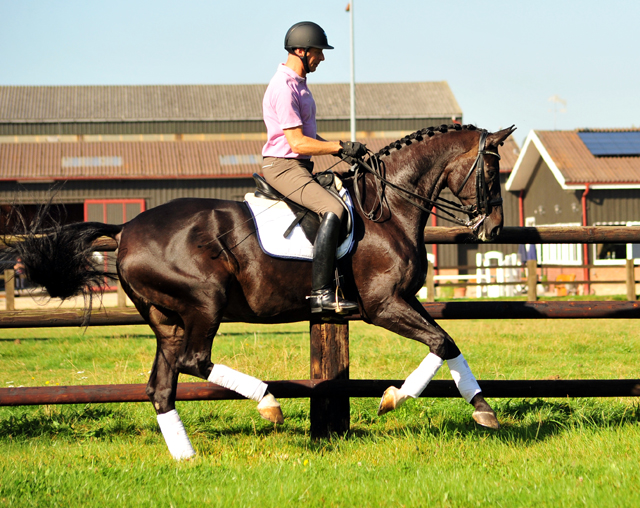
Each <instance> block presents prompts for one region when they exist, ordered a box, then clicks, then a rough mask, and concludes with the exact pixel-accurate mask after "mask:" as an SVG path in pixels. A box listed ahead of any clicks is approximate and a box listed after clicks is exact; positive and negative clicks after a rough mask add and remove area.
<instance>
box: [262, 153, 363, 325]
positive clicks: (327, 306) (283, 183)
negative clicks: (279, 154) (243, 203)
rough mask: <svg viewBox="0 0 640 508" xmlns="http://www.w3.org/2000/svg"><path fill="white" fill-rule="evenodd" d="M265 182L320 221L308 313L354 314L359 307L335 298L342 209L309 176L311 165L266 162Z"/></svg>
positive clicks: (292, 160) (272, 159) (296, 161)
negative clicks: (320, 219) (334, 285)
mask: <svg viewBox="0 0 640 508" xmlns="http://www.w3.org/2000/svg"><path fill="white" fill-rule="evenodd" d="M265 163H267V164H266V165H265V166H263V172H264V178H265V180H266V181H267V183H268V184H269V185H271V186H273V187H274V188H275V189H277V190H278V191H279V192H280V193H281V194H283V195H285V196H287V197H288V198H289V199H291V200H292V201H294V202H296V203H298V204H299V205H301V206H304V207H305V208H308V209H309V210H312V211H314V212H316V213H317V214H318V215H320V216H321V217H322V222H321V223H320V227H319V229H318V234H317V236H316V241H315V243H314V247H313V269H312V271H313V277H312V286H311V289H312V291H311V299H310V301H311V312H313V313H319V312H323V311H325V312H326V311H329V312H336V311H337V312H343V313H348V312H353V311H357V310H358V304H357V303H355V302H351V301H349V300H343V299H342V298H337V297H336V294H335V291H334V287H333V281H334V273H335V253H336V246H337V243H338V236H339V234H340V220H341V217H342V215H343V213H344V211H345V210H344V207H343V206H342V205H341V204H340V203H339V202H338V200H337V199H336V198H335V197H334V196H333V195H332V194H331V193H329V192H328V191H326V190H325V189H324V188H322V186H321V185H319V184H318V183H317V182H316V181H315V180H314V179H313V178H312V176H311V168H312V167H313V164H312V163H311V162H310V161H301V160H297V159H275V158H269V159H265Z"/></svg>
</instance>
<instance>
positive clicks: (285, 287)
mask: <svg viewBox="0 0 640 508" xmlns="http://www.w3.org/2000/svg"><path fill="white" fill-rule="evenodd" d="M514 130H515V129H514V128H513V127H510V128H507V129H503V130H500V131H498V132H495V133H489V132H487V131H486V130H482V129H478V128H476V127H474V126H472V125H469V126H461V125H459V124H456V125H450V126H447V125H442V126H440V127H431V128H426V129H422V130H420V131H417V132H414V133H413V134H411V135H409V136H406V137H404V138H402V139H400V140H398V141H396V142H395V143H392V144H391V145H389V146H387V147H385V148H383V149H382V150H381V151H379V152H378V153H377V154H371V156H370V157H369V159H368V163H363V164H361V165H360V166H358V164H356V166H358V168H359V169H362V168H364V169H367V170H362V171H355V174H352V175H351V176H350V177H347V178H346V179H345V180H344V185H345V187H346V188H347V190H348V191H349V192H350V193H351V194H352V195H354V194H355V195H357V197H358V199H356V202H357V205H358V206H355V213H354V227H355V245H354V248H353V250H352V251H351V253H350V254H349V255H347V256H345V257H343V258H341V259H340V260H339V261H338V262H337V264H338V269H339V272H340V273H341V274H342V277H343V283H342V284H341V289H342V290H343V292H344V294H345V297H346V298H348V299H349V300H352V301H356V302H357V303H358V306H359V311H360V315H361V317H362V319H363V320H364V321H365V322H367V323H371V324H374V325H377V326H380V327H383V328H386V329H387V330H390V331H392V332H394V333H396V334H399V335H401V336H403V337H407V338H409V339H413V340H416V341H418V342H420V343H422V344H424V345H426V346H427V347H428V348H429V354H428V355H427V357H426V358H425V359H424V360H423V362H422V363H421V364H420V366H419V367H418V368H417V369H416V370H415V371H414V372H413V373H412V374H411V375H410V376H409V377H408V378H407V380H406V382H405V384H404V385H403V387H402V388H400V389H397V388H395V387H389V389H387V391H385V394H384V395H383V398H382V400H381V403H380V407H379V410H378V413H379V414H384V413H386V412H387V411H391V410H393V409H395V408H397V407H399V406H400V405H401V404H402V403H404V401H405V400H407V399H409V398H413V397H417V396H418V395H419V394H420V393H421V392H422V390H424V388H425V387H426V385H427V384H428V382H429V381H430V380H431V379H432V378H433V376H434V375H435V373H436V372H437V370H438V369H439V367H440V366H441V365H442V364H443V362H444V361H448V363H449V368H450V370H451V373H452V377H453V378H454V380H455V382H456V385H457V386H458V389H459V390H460V392H461V394H462V396H463V397H464V398H465V400H466V401H467V402H469V403H470V404H471V405H472V406H473V408H474V412H473V415H472V417H473V419H474V420H475V421H476V422H477V423H478V424H480V425H482V426H485V427H489V428H499V423H498V420H497V418H496V414H495V412H494V411H493V409H492V408H491V406H490V405H489V404H488V403H487V401H486V400H485V399H484V397H483V394H482V391H481V390H480V388H479V386H478V384H477V382H476V380H475V377H474V376H473V374H472V373H471V370H470V369H469V367H468V364H467V363H466V361H465V360H464V357H463V356H462V354H461V352H460V349H459V348H458V347H457V345H456V344H455V342H454V340H453V339H452V338H451V337H450V336H449V335H448V334H447V333H446V332H445V331H444V330H443V329H442V328H441V327H440V326H439V325H438V324H437V323H436V322H435V321H434V319H433V318H432V317H431V316H430V315H429V314H428V313H427V312H426V310H425V309H424V307H423V306H422V305H421V304H420V303H419V301H418V299H417V298H416V296H415V295H416V293H417V292H418V290H419V289H420V288H421V287H422V286H423V285H424V281H425V278H426V274H427V267H428V263H427V257H426V248H425V238H424V229H425V226H426V224H427V219H428V217H429V215H430V213H433V205H434V204H435V203H437V201H436V199H437V198H438V195H439V194H440V192H441V191H442V190H443V189H444V188H449V189H450V190H451V191H452V192H453V194H454V195H455V196H456V197H457V199H458V200H459V201H460V203H461V204H462V205H461V206H460V205H457V204H456V205H457V208H458V210H459V211H462V212H464V213H465V214H467V215H469V217H470V220H469V221H468V222H466V224H468V225H469V226H470V227H471V228H472V229H473V232H474V234H476V235H477V237H478V238H479V239H480V240H483V241H489V240H492V239H493V238H495V237H496V236H497V235H498V234H499V232H500V230H501V228H502V226H503V213H502V199H501V195H500V192H501V191H500V182H499V176H498V175H499V158H500V157H499V154H498V147H499V146H501V145H502V144H503V142H504V141H505V139H507V137H508V136H509V135H510V134H511V133H512V132H513V131H514ZM374 162H375V165H376V166H377V168H378V169H377V170H372V167H371V166H372V165H374ZM474 173H475V178H471V176H472V175H473V174H474ZM447 203H449V204H448V205H445V208H449V209H451V208H452V207H453V208H455V206H454V205H452V204H451V203H452V202H447ZM424 205H426V206H424ZM101 236H107V237H111V238H113V239H114V240H115V241H116V242H117V245H118V249H117V261H116V267H117V277H118V278H119V279H120V282H121V284H122V287H123V289H124V291H125V292H126V294H127V295H128V296H129V298H130V299H131V301H132V302H133V304H134V305H135V307H136V309H137V310H138V311H139V312H140V314H141V315H142V316H143V318H144V319H145V321H146V322H147V323H148V324H149V326H150V327H151V329H152V330H153V332H154V334H155V336H156V338H157V350H156V355H155V360H154V363H153V367H152V370H151V375H150V377H149V381H148V384H147V388H146V393H147V395H148V397H149V399H150V400H151V402H152V403H153V406H154V408H155V410H156V413H157V418H158V422H159V425H160V428H161V430H162V433H163V435H164V437H165V440H166V442H167V445H168V447H169V451H170V453H171V454H172V455H173V456H174V458H176V459H185V458H189V457H191V456H193V455H194V454H195V451H194V450H193V448H192V446H191V444H190V442H189V438H188V436H187V434H186V431H185V429H184V426H183V424H182V422H181V420H180V417H179V415H178V414H177V412H176V411H175V400H176V388H177V381H178V375H179V374H189V375H192V376H196V377H198V378H201V379H205V380H209V381H211V382H214V383H217V384H220V385H222V386H225V387H227V388H230V389H233V390H235V391H237V392H238V393H240V394H241V395H244V396H245V397H247V398H252V399H254V400H256V401H257V402H258V411H259V412H260V415H261V416H262V417H264V418H266V419H268V420H270V421H272V422H276V423H281V422H282V421H283V414H282V411H281V408H280V405H279V403H278V402H277V400H276V399H275V398H274V397H273V395H271V394H270V393H269V392H268V389H267V385H266V384H265V383H263V382H262V381H260V380H258V379H256V378H254V377H252V376H249V375H247V374H244V373H240V372H237V371H235V370H233V369H230V368H228V367H226V366H224V365H219V364H214V363H213V362H212V359H211V347H212V343H213V340H214V337H215V335H216V332H217V331H218V328H219V326H220V323H221V322H222V321H223V320H225V321H234V322H250V323H284V322H295V321H305V320H310V319H311V317H312V316H311V313H310V308H309V303H308V301H307V297H308V295H309V294H310V290H311V263H310V262H307V261H301V260H289V259H280V258H275V257H270V256H268V255H267V254H265V253H264V252H263V251H262V249H261V248H260V245H259V242H258V239H257V238H256V236H257V235H256V229H255V225H254V221H253V220H252V216H251V213H250V211H249V209H248V207H247V205H246V204H245V203H242V202H235V201H224V200H217V199H195V198H182V199H177V200H174V201H170V202H168V203H165V204H163V205H160V206H157V207H155V208H152V209H149V210H147V211H145V212H143V213H141V214H140V215H138V216H137V217H135V218H134V219H133V220H131V221H129V222H126V223H125V224H122V225H109V224H101V223H90V222H87V223H76V224H70V225H64V226H59V227H57V228H55V230H52V229H46V230H44V231H43V230H38V228H37V227H36V228H35V229H32V231H31V233H30V234H29V235H27V238H26V239H25V241H24V242H21V243H19V244H17V245H16V246H14V247H13V248H14V250H16V251H17V252H16V251H14V254H13V255H14V256H17V255H19V256H20V257H21V258H22V259H23V262H24V264H25V267H26V273H27V276H28V277H29V278H30V279H31V280H33V281H34V282H36V283H38V284H40V285H42V286H44V287H45V288H46V289H47V291H48V292H49V294H50V295H51V296H54V297H55V296H59V297H61V298H63V299H64V298H68V297H70V296H73V295H76V294H82V293H84V294H85V296H86V295H87V294H90V292H91V291H92V290H95V288H93V289H92V285H94V284H96V283H98V282H100V280H101V279H102V280H104V273H103V271H101V270H100V269H99V268H96V267H95V266H94V265H93V264H92V263H91V261H90V260H91V252H92V250H93V249H92V247H91V243H92V242H93V241H94V240H95V239H97V238H99V237H101Z"/></svg>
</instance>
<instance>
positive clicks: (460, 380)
mask: <svg viewBox="0 0 640 508" xmlns="http://www.w3.org/2000/svg"><path fill="white" fill-rule="evenodd" d="M447 365H448V366H449V371H451V377H452V378H453V380H454V381H455V383H456V386H457V387H458V390H460V395H462V397H463V398H464V400H466V401H467V402H471V399H473V398H474V397H475V396H476V395H477V394H478V393H480V392H481V391H482V390H481V389H480V386H479V385H478V382H477V381H476V378H475V376H474V375H473V374H472V373H471V369H470V368H469V364H468V363H467V360H465V359H464V356H462V354H460V356H457V357H455V358H453V359H452V360H447Z"/></svg>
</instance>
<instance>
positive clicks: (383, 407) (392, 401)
mask: <svg viewBox="0 0 640 508" xmlns="http://www.w3.org/2000/svg"><path fill="white" fill-rule="evenodd" d="M408 398H409V396H408V395H404V394H403V393H401V392H400V390H399V389H398V388H396V387H395V386H390V387H389V388H387V389H386V390H385V391H384V393H383V394H382V399H380V406H378V416H382V415H383V414H385V413H388V412H389V411H393V410H394V409H398V408H399V407H400V406H402V404H404V401H405V400H407V399H408Z"/></svg>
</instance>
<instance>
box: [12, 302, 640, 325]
mask: <svg viewBox="0 0 640 508" xmlns="http://www.w3.org/2000/svg"><path fill="white" fill-rule="evenodd" d="M422 305H423V307H424V308H425V309H426V310H427V312H429V314H430V315H431V316H432V317H433V318H434V319H603V318H608V319H638V318H640V302H604V301H592V302H583V301H575V302H570V301H569V302H513V301H464V302H428V303H423V304H422ZM360 319H361V318H360V316H359V315H357V314H355V315H353V316H349V317H347V318H345V321H357V320H360ZM82 322H83V317H82V312H81V311H76V310H69V311H57V312H55V313H52V312H50V311H46V310H31V311H13V312H0V328H57V327H65V326H81V325H82ZM141 324H145V322H144V320H143V319H142V316H140V314H138V311H136V310H135V309H117V308H113V309H105V310H101V311H95V312H93V313H92V314H91V321H90V326H119V325H141Z"/></svg>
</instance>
